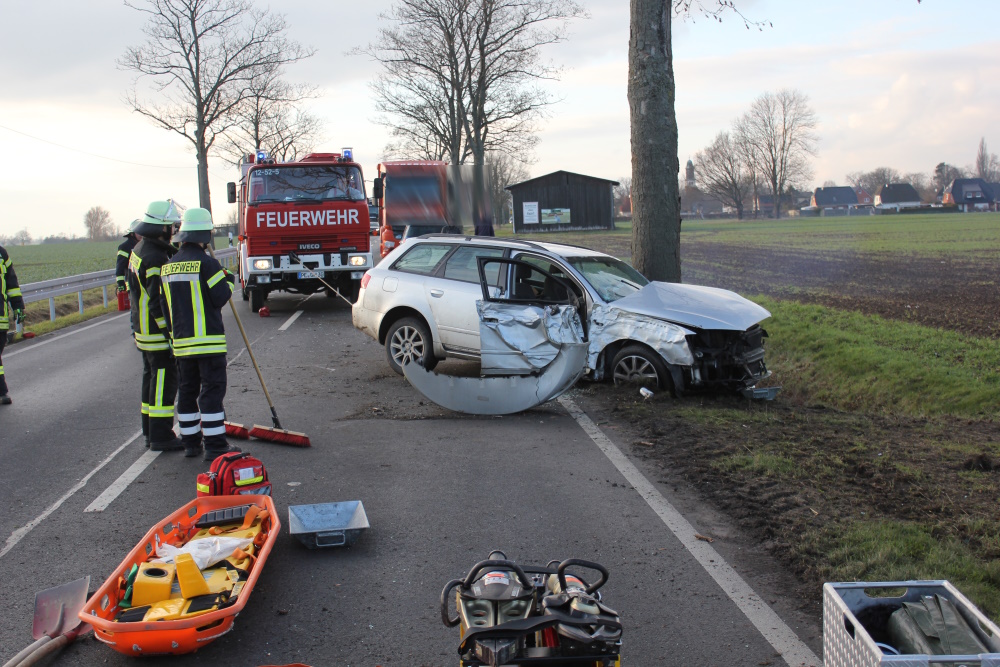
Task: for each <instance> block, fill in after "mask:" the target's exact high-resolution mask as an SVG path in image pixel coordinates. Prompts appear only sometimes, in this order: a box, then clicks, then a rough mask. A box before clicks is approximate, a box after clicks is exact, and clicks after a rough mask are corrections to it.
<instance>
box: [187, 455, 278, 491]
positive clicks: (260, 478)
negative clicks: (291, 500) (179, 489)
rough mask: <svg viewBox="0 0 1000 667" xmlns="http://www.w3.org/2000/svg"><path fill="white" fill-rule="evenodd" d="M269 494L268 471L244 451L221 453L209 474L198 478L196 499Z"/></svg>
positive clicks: (203, 474)
mask: <svg viewBox="0 0 1000 667" xmlns="http://www.w3.org/2000/svg"><path fill="white" fill-rule="evenodd" d="M247 494H249V495H262V496H269V495H271V482H270V480H268V478H267V469H266V468H264V464H263V463H261V460H260V459H258V458H257V457H256V456H251V455H250V454H245V453H243V452H230V453H229V454H223V455H222V456H220V457H218V458H216V459H215V460H214V461H212V467H211V469H209V471H208V472H203V473H200V474H199V475H198V495H199V496H234V495H247Z"/></svg>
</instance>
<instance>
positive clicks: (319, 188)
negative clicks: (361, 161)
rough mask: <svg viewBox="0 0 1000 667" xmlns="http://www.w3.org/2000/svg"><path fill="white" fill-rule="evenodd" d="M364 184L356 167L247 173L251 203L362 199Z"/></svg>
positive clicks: (275, 168) (279, 167)
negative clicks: (248, 174)
mask: <svg viewBox="0 0 1000 667" xmlns="http://www.w3.org/2000/svg"><path fill="white" fill-rule="evenodd" d="M364 187H365V186H364V181H363V179H362V178H361V170H360V169H358V168H357V167H350V166H346V165H345V166H335V165H310V166H307V167H304V166H301V165H296V166H283V165H275V166H273V167H263V168H257V169H254V170H253V171H251V172H250V203H251V204H257V203H261V202H275V201H324V200H329V199H344V200H348V201H361V200H363V199H365V190H364Z"/></svg>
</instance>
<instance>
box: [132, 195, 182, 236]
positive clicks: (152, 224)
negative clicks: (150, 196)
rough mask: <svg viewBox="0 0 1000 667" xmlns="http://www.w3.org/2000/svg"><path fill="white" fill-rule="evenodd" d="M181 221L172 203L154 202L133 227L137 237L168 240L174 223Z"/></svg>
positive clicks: (168, 201)
mask: <svg viewBox="0 0 1000 667" xmlns="http://www.w3.org/2000/svg"><path fill="white" fill-rule="evenodd" d="M180 221H181V216H180V213H179V212H178V210H177V206H176V205H175V204H174V202H172V201H170V200H167V201H154V202H153V203H151V204H150V205H149V206H148V207H147V208H146V215H144V216H143V217H142V218H140V219H139V221H138V224H137V225H135V229H134V231H135V233H136V234H138V235H139V236H153V237H166V238H170V234H171V232H172V231H173V226H174V224H175V223H178V222H180Z"/></svg>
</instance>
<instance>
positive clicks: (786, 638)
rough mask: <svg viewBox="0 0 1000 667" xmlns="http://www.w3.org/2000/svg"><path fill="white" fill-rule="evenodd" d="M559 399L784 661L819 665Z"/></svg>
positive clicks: (572, 406)
mask: <svg viewBox="0 0 1000 667" xmlns="http://www.w3.org/2000/svg"><path fill="white" fill-rule="evenodd" d="M558 401H559V403H560V404H562V406H563V407H564V408H566V410H567V411H568V412H569V414H570V415H571V416H572V417H573V419H575V420H576V423H577V424H579V425H580V428H582V429H583V430H584V432H586V434H587V435H589V436H590V439H591V440H593V441H594V444H596V445H597V446H598V448H600V450H601V451H602V452H604V455H605V456H607V457H608V460H610V461H611V463H612V465H614V466H615V468H617V469H618V471H619V472H620V473H621V474H622V476H624V477H625V479H626V480H628V482H629V484H631V485H632V487H633V488H634V489H635V490H636V491H637V492H638V493H639V495H640V496H642V499H643V500H645V501H646V503H647V504H648V505H649V506H650V508H652V510H653V511H654V512H656V514H657V516H659V517H660V520H662V521H663V523H664V524H665V525H666V526H667V528H669V529H670V531H671V532H672V533H673V534H674V535H675V536H676V537H677V539H678V540H680V542H681V544H683V545H684V548H686V549H687V550H688V551H689V552H690V553H691V555H692V556H694V558H695V560H697V561H698V563H699V564H700V565H701V566H702V567H703V568H704V569H705V571H706V572H708V574H709V575H710V576H711V577H712V578H713V579H714V580H715V582H716V583H717V584H719V586H720V587H721V588H722V590H723V591H724V592H725V593H726V595H728V596H729V599H730V600H732V601H733V603H734V604H735V605H736V606H737V607H738V608H739V610H740V611H742V612H743V614H744V615H746V617H747V618H748V619H750V622H751V623H753V624H754V626H755V627H756V628H757V630H758V631H759V632H760V633H761V634H762V635H763V636H764V639H766V640H767V641H768V643H769V644H771V646H773V647H774V650H775V651H777V652H778V653H780V654H781V656H782V657H783V658H784V659H785V662H787V663H788V664H789V665H792V666H794V667H799V666H800V665H810V666H813V667H820V666H821V665H822V664H823V663H822V662H821V661H820V659H819V658H817V657H816V654H815V653H813V652H812V651H811V650H810V649H809V647H808V646H806V645H805V643H803V641H802V640H801V639H799V638H798V636H797V635H796V634H795V633H794V632H793V631H792V629H791V628H789V627H788V625H787V624H785V622H784V621H783V620H781V618H780V617H779V616H778V615H777V614H776V613H774V610H773V609H771V608H770V607H769V606H767V604H766V603H765V602H764V600H762V599H761V598H760V596H758V595H757V593H755V592H754V590H753V589H752V588H750V585H749V584H747V582H745V581H744V580H743V577H741V576H740V575H739V574H738V573H737V572H736V570H734V569H733V568H732V567H731V566H730V565H729V564H728V563H727V562H726V561H725V560H723V558H722V556H720V555H719V552H718V551H716V550H715V549H714V548H713V547H712V546H710V545H709V544H708V543H707V542H704V541H702V540H699V539H698V538H696V537H695V534H696V531H695V529H694V526H692V525H691V524H690V523H689V522H688V520H687V519H685V518H684V517H683V515H681V513H680V512H678V511H677V510H676V509H675V508H674V506H673V505H671V504H670V503H669V502H668V501H667V499H666V498H664V497H663V496H662V495H661V494H660V492H659V491H658V490H657V489H656V487H655V486H653V484H652V483H650V481H649V480H648V479H646V477H645V476H644V475H643V474H642V473H641V472H639V469H638V468H636V467H635V465H633V463H632V462H631V461H630V460H629V459H628V457H627V456H625V455H624V454H623V453H622V451H621V450H620V449H618V447H617V446H615V444H614V443H613V442H611V440H609V439H608V437H607V436H606V435H604V433H603V432H602V431H601V429H599V428H598V427H597V425H596V424H594V422H593V420H591V419H590V417H588V416H587V414H586V413H585V412H584V411H583V410H581V409H580V408H579V407H578V406H577V405H576V403H574V402H573V400H572V399H571V398H569V397H567V396H560V397H559V399H558Z"/></svg>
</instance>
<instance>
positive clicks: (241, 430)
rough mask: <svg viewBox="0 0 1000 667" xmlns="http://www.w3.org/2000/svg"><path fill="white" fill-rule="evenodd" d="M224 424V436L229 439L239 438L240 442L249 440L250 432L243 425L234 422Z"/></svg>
mask: <svg viewBox="0 0 1000 667" xmlns="http://www.w3.org/2000/svg"><path fill="white" fill-rule="evenodd" d="M225 424H226V435H228V436H229V437H230V438H239V439H240V440H248V439H249V438H250V431H248V430H247V427H246V426H244V425H243V424H237V423H236V422H225Z"/></svg>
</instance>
